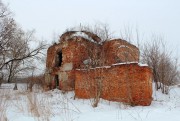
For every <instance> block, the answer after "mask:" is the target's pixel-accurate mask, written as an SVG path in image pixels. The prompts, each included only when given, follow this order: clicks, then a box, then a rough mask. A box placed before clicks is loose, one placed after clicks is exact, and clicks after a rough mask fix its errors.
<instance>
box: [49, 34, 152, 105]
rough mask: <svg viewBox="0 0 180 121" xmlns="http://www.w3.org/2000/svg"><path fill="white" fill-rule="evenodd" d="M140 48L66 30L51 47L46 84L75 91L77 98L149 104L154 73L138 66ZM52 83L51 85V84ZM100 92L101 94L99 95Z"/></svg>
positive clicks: (144, 66) (120, 41) (142, 66)
mask: <svg viewBox="0 0 180 121" xmlns="http://www.w3.org/2000/svg"><path fill="white" fill-rule="evenodd" d="M139 56H140V53H139V49H138V48H137V47H136V46H135V45H133V44H131V43H129V42H127V41H125V40H122V39H112V40H107V41H102V40H101V38H99V37H98V36H97V35H96V34H94V33H91V32H88V31H67V32H65V33H64V34H62V36H61V37H60V40H59V43H57V44H54V45H52V46H50V47H49V48H48V51H47V60H46V70H48V71H47V72H46V74H45V75H46V78H45V83H46V84H47V85H49V84H52V85H51V86H50V87H52V88H56V87H57V86H58V85H56V87H53V85H54V84H53V83H54V82H56V81H57V80H58V81H59V89H61V90H66V91H69V90H74V91H75V95H76V96H77V97H78V98H95V96H96V95H99V96H100V97H101V98H103V99H107V100H113V101H119V102H125V103H131V104H135V105H150V104H151V100H152V98H151V95H152V72H151V69H150V68H149V67H148V66H147V65H146V64H140V63H139ZM51 82H52V83H51ZM98 91H100V92H98Z"/></svg>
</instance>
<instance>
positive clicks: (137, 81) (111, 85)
mask: <svg viewBox="0 0 180 121" xmlns="http://www.w3.org/2000/svg"><path fill="white" fill-rule="evenodd" d="M97 90H100V91H101V95H100V97H101V98H103V99H106V100H110V101H119V102H125V103H128V104H131V105H144V106H145V105H150V104H151V100H152V97H151V96H152V72H151V69H149V68H148V67H141V66H139V65H138V64H125V65H116V66H111V68H98V69H90V70H89V71H87V70H76V80H75V95H76V97H78V98H85V99H87V98H94V97H96V94H97Z"/></svg>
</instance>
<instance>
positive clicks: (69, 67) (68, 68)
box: [62, 63, 73, 71]
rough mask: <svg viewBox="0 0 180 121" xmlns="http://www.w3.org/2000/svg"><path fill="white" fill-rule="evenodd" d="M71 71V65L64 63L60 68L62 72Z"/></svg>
mask: <svg viewBox="0 0 180 121" xmlns="http://www.w3.org/2000/svg"><path fill="white" fill-rule="evenodd" d="M72 69H73V64H72V63H65V64H63V66H62V71H70V70H72Z"/></svg>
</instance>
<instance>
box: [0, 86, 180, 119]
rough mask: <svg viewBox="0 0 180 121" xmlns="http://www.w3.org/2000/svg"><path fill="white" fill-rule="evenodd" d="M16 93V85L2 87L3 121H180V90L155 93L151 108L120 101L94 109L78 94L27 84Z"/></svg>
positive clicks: (106, 102)
mask: <svg viewBox="0 0 180 121" xmlns="http://www.w3.org/2000/svg"><path fill="white" fill-rule="evenodd" d="M18 88H19V90H16V91H14V90H13V84H2V86H1V87H0V121H170V120H171V121H180V87H178V86H174V87H172V88H171V90H170V94H169V95H164V94H162V93H161V92H157V91H154V92H153V101H152V104H151V105H150V106H145V107H143V106H135V107H131V106H129V105H125V104H122V103H118V102H111V101H106V100H102V99H101V100H100V102H99V104H98V107H96V108H93V107H92V103H93V99H91V100H90V99H88V100H83V99H75V100H74V92H73V91H72V92H68V93H63V92H61V91H60V90H57V89H55V90H53V91H48V92H42V90H41V89H40V88H38V87H34V90H33V92H32V93H31V92H29V91H27V90H26V86H25V85H24V84H19V85H18Z"/></svg>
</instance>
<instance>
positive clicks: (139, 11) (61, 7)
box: [3, 0, 180, 55]
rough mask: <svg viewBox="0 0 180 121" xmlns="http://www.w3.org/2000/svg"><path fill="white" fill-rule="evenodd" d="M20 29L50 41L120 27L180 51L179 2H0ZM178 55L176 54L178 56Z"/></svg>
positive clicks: (23, 0) (118, 0)
mask: <svg viewBox="0 0 180 121" xmlns="http://www.w3.org/2000/svg"><path fill="white" fill-rule="evenodd" d="M3 2H4V3H6V4H7V3H8V4H9V8H10V9H11V11H12V12H13V13H14V18H15V20H16V21H17V22H18V23H19V24H20V25H21V26H22V28H23V29H25V30H27V29H35V30H36V35H37V36H38V38H43V39H46V40H49V41H51V40H52V38H53V33H54V32H55V33H56V34H62V32H63V31H65V29H66V28H68V27H73V26H77V25H79V24H80V23H81V24H90V25H91V24H94V23H96V22H102V23H107V24H109V26H110V28H111V30H112V31H113V32H115V34H116V35H118V34H119V32H120V30H122V29H123V28H124V26H133V27H135V26H138V29H139V30H140V31H141V32H142V33H144V34H146V35H148V34H149V35H150V34H152V33H156V34H158V35H163V36H164V38H165V40H166V41H167V44H169V45H170V46H171V48H172V49H174V48H176V50H175V51H176V52H177V53H178V51H180V49H179V46H180V0H3ZM178 55H180V54H178Z"/></svg>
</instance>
